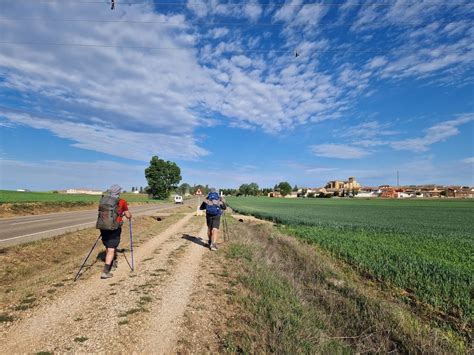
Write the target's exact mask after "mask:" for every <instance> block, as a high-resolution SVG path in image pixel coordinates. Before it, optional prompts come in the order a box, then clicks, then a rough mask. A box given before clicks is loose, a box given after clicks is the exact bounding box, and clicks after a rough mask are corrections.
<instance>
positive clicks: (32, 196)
mask: <svg viewBox="0 0 474 355" xmlns="http://www.w3.org/2000/svg"><path fill="white" fill-rule="evenodd" d="M121 196H122V198H124V199H125V200H127V201H128V202H157V201H156V200H152V199H150V198H148V195H145V194H131V193H130V194H129V193H126V194H122V195H121ZM99 200H100V196H97V195H85V194H60V193H53V192H19V191H7V190H0V204H1V203H22V202H99Z"/></svg>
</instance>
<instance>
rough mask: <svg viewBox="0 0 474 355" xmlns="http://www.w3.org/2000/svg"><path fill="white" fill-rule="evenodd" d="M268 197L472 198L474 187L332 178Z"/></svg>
mask: <svg viewBox="0 0 474 355" xmlns="http://www.w3.org/2000/svg"><path fill="white" fill-rule="evenodd" d="M267 196H268V197H285V198H298V197H309V198H311V197H326V198H328V197H354V198H448V197H449V198H474V187H469V186H442V185H434V184H433V185H409V186H390V185H380V186H361V184H359V183H358V182H357V181H356V179H355V177H353V176H351V177H349V179H348V180H346V181H343V180H332V181H328V183H327V184H326V185H325V186H324V187H315V188H299V189H298V190H297V191H292V192H291V193H290V194H288V195H286V196H282V194H281V193H280V191H278V190H275V191H271V192H269V193H268V194H267Z"/></svg>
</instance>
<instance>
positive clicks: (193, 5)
mask: <svg viewBox="0 0 474 355" xmlns="http://www.w3.org/2000/svg"><path fill="white" fill-rule="evenodd" d="M207 4H208V2H207V1H204V0H188V2H187V3H186V7H187V8H188V10H190V11H192V12H193V13H194V14H195V15H196V16H197V17H204V16H206V15H207V14H208V13H209V9H208V6H207Z"/></svg>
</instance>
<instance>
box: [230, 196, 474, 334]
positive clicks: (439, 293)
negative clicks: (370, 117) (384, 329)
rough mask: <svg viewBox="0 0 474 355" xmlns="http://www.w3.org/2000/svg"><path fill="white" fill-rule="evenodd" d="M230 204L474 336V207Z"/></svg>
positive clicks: (235, 200) (258, 200)
mask: <svg viewBox="0 0 474 355" xmlns="http://www.w3.org/2000/svg"><path fill="white" fill-rule="evenodd" d="M227 202H228V203H229V205H230V206H231V207H232V208H233V209H234V210H236V211H237V212H239V213H243V214H248V215H253V216H255V217H257V218H262V219H266V220H271V221H274V222H276V223H279V224H281V225H283V226H282V228H283V229H284V231H285V232H287V233H288V234H291V235H294V236H296V237H298V238H301V239H303V240H305V241H307V242H309V243H312V244H316V245H318V246H319V247H320V248H322V249H324V250H326V251H328V252H330V253H331V254H332V255H333V256H335V257H337V258H339V259H342V260H344V261H345V262H347V263H349V264H350V265H351V266H353V267H355V268H356V269H357V270H358V271H360V272H361V273H362V274H364V275H367V276H370V277H373V278H375V279H377V280H379V281H382V282H383V283H384V284H387V285H390V286H394V287H395V288H397V289H401V291H402V292H401V294H403V295H408V296H409V299H411V300H415V302H416V303H417V304H419V305H421V306H423V308H424V309H428V310H431V311H433V313H436V314H437V315H441V316H442V317H445V318H446V319H449V320H450V322H451V323H456V324H457V325H458V328H463V329H466V327H467V328H468V329H472V322H473V316H474V305H473V295H474V233H473V231H474V218H473V217H474V201H472V200H447V199H446V200H365V199H364V200H359V199H278V198H273V199H272V198H266V197H228V198H227ZM438 318H439V317H438Z"/></svg>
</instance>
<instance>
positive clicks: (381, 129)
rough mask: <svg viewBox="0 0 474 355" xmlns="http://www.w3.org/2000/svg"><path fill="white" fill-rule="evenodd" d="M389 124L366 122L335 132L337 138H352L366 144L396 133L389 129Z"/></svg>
mask: <svg viewBox="0 0 474 355" xmlns="http://www.w3.org/2000/svg"><path fill="white" fill-rule="evenodd" d="M390 126H391V125H390V123H380V122H378V121H375V120H373V121H367V122H362V123H359V124H357V125H355V126H352V127H345V128H343V129H342V130H338V131H337V132H336V136H337V137H342V138H352V139H354V140H360V141H361V142H363V141H365V142H368V141H369V139H373V138H375V137H380V136H391V135H395V134H397V133H398V132H397V131H394V130H392V129H390Z"/></svg>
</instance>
